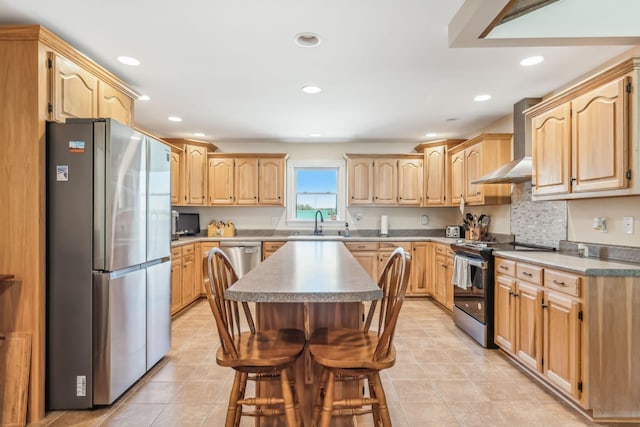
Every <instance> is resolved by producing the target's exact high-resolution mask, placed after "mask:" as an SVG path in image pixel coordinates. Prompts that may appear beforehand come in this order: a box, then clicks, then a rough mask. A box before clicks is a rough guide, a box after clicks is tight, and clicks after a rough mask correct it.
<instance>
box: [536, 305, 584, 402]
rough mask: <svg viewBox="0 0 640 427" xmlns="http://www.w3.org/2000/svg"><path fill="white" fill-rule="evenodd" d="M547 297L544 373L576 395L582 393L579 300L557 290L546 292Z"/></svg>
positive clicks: (567, 391) (556, 383)
mask: <svg viewBox="0 0 640 427" xmlns="http://www.w3.org/2000/svg"><path fill="white" fill-rule="evenodd" d="M544 300H545V305H546V309H545V313H544V365H543V369H544V375H545V377H546V378H547V379H548V380H549V381H550V382H552V383H553V384H555V385H556V386H557V387H559V388H560V389H561V390H563V391H564V392H566V393H567V394H569V395H571V396H574V397H576V398H577V397H579V396H580V392H579V391H578V381H579V379H580V321H579V320H578V313H579V312H580V303H579V302H577V301H575V300H572V299H571V298H569V297H567V296H564V295H562V294H559V293H556V292H545V294H544Z"/></svg>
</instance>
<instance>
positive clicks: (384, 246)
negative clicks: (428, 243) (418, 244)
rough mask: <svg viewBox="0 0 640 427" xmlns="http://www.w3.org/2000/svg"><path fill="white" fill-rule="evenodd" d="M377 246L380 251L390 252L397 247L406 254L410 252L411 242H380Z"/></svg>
mask: <svg viewBox="0 0 640 427" xmlns="http://www.w3.org/2000/svg"><path fill="white" fill-rule="evenodd" d="M379 245H380V246H379V247H380V250H381V251H388V252H392V251H393V250H394V249H395V248H397V247H398V246H400V247H401V248H402V249H404V250H405V251H407V252H410V251H411V242H380V243H379Z"/></svg>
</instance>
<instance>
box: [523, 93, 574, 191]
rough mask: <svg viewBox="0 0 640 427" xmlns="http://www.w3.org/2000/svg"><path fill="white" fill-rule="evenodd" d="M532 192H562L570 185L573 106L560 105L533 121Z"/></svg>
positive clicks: (568, 188)
mask: <svg viewBox="0 0 640 427" xmlns="http://www.w3.org/2000/svg"><path fill="white" fill-rule="evenodd" d="M531 124H532V128H533V170H532V176H531V183H532V192H533V195H545V194H562V193H568V192H569V191H570V185H571V175H570V174H571V158H570V149H571V106H570V105H569V103H566V104H562V105H559V106H558V107H555V108H553V109H551V110H549V111H547V112H545V113H543V114H541V115H539V116H536V117H534V118H533V119H532V121H531Z"/></svg>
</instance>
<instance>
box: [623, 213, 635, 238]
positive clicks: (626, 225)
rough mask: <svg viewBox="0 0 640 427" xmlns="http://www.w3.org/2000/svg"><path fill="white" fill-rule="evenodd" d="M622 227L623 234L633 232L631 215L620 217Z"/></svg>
mask: <svg viewBox="0 0 640 427" xmlns="http://www.w3.org/2000/svg"><path fill="white" fill-rule="evenodd" d="M622 229H623V230H624V233H625V234H633V217H632V216H625V217H622Z"/></svg>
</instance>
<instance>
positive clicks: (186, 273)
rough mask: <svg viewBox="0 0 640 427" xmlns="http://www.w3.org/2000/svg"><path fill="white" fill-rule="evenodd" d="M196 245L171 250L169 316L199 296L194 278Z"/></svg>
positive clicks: (198, 286)
mask: <svg viewBox="0 0 640 427" xmlns="http://www.w3.org/2000/svg"><path fill="white" fill-rule="evenodd" d="M196 269H197V265H196V244H195V243H191V244H187V245H183V246H176V247H173V248H171V314H172V315H173V314H176V313H177V312H179V311H180V310H182V309H183V308H185V307H186V306H188V305H189V304H191V303H192V302H193V301H195V300H196V299H197V298H198V297H199V296H200V287H201V285H200V284H199V282H198V281H197V280H196V277H201V276H199V275H198V274H196Z"/></svg>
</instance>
